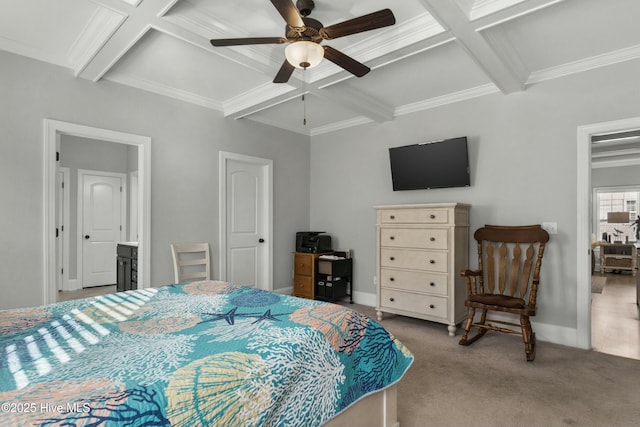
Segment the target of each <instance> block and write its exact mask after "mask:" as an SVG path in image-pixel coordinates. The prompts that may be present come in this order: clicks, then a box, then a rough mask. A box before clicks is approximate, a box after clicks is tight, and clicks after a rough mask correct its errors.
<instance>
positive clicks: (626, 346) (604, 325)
mask: <svg viewBox="0 0 640 427" xmlns="http://www.w3.org/2000/svg"><path fill="white" fill-rule="evenodd" d="M595 274H596V275H597V274H599V273H598V272H596V273H595ZM605 277H606V278H607V283H606V285H605V287H604V290H603V291H602V293H601V294H598V293H592V294H591V295H592V296H593V299H592V304H591V345H592V347H593V350H594V351H598V352H601V353H607V354H613V355H616V356H622V357H627V358H630V359H638V360H640V320H639V319H640V318H639V316H638V306H637V305H636V278H635V277H634V276H632V275H631V274H628V273H627V274H609V273H607V274H606V275H605Z"/></svg>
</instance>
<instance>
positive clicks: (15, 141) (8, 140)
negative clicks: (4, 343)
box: [0, 52, 310, 309]
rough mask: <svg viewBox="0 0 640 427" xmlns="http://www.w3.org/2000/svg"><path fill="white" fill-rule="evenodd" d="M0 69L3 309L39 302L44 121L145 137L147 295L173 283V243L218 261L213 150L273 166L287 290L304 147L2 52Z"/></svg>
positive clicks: (279, 257)
mask: <svg viewBox="0 0 640 427" xmlns="http://www.w3.org/2000/svg"><path fill="white" fill-rule="evenodd" d="M0 64H2V66H0V100H2V101H1V102H0V129H2V133H1V134H0V171H1V172H0V173H1V174H2V176H1V178H2V179H1V180H0V200H2V208H0V215H1V216H0V219H1V220H2V223H3V224H5V225H6V226H5V231H4V232H3V238H2V245H0V271H1V273H2V281H1V282H0V295H1V297H0V309H3V308H13V307H25V306H33V305H38V304H42V303H43V301H44V296H43V281H44V271H43V264H44V250H43V247H44V237H43V222H44V207H43V206H44V204H43V197H44V195H43V179H44V178H43V152H44V149H43V147H44V144H43V119H44V118H50V119H55V120H62V121H65V122H72V123H78V124H83V125H88V126H93V127H98V128H104V129H111V130H117V131H122V132H127V133H133V134H138V135H146V136H149V137H151V139H152V143H151V145H152V147H151V284H152V285H153V286H161V285H164V284H167V283H170V282H172V281H173V267H172V261H171V251H170V249H169V245H170V243H171V242H175V241H207V242H209V243H210V244H211V247H212V251H213V253H212V260H213V261H214V263H215V261H216V260H217V259H218V153H219V151H221V150H222V151H229V152H235V153H240V154H246V155H251V156H257V157H264V158H269V159H272V160H273V165H274V174H273V175H274V242H273V247H274V254H273V255H274V256H273V260H274V263H273V265H274V269H273V271H274V288H276V289H278V288H284V287H290V286H291V269H292V259H291V258H292V256H291V251H292V249H293V245H294V241H295V232H296V231H298V230H304V229H308V228H309V149H310V148H309V138H306V137H304V136H301V135H298V134H294V133H291V132H287V131H282V130H279V129H275V128H272V127H268V126H264V125H260V124H256V123H254V122H250V121H245V120H238V121H233V120H229V119H225V118H224V117H223V116H222V114H221V113H220V112H217V111H213V110H210V109H206V108H202V107H198V106H194V105H191V104H188V103H184V102H180V101H176V100H173V99H170V98H166V97H162V96H158V95H154V94H151V93H147V92H144V91H139V90H135V89H131V88H127V87H124V86H122V85H118V84H114V83H111V82H108V81H101V82H98V83H94V82H90V81H87V80H82V79H78V78H75V77H73V74H72V72H71V71H70V70H68V69H64V68H60V67H56V66H52V65H47V64H44V63H41V62H38V61H34V60H31V59H27V58H23V57H20V56H16V55H12V54H9V53H6V52H0ZM213 270H214V275H215V274H217V272H218V267H217V266H216V265H215V264H214V267H213Z"/></svg>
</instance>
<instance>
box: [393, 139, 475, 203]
mask: <svg viewBox="0 0 640 427" xmlns="http://www.w3.org/2000/svg"><path fill="white" fill-rule="evenodd" d="M389 160H390V163H391V179H392V182H393V191H400V190H419V189H429V188H448V187H465V186H467V187H468V186H470V185H471V179H470V173H469V155H468V151H467V137H460V138H451V139H445V140H440V141H433V142H425V143H420V144H413V145H405V146H402V147H391V148H389Z"/></svg>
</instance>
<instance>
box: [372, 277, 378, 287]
mask: <svg viewBox="0 0 640 427" xmlns="http://www.w3.org/2000/svg"><path fill="white" fill-rule="evenodd" d="M373 284H374V285H376V286H377V285H378V276H373Z"/></svg>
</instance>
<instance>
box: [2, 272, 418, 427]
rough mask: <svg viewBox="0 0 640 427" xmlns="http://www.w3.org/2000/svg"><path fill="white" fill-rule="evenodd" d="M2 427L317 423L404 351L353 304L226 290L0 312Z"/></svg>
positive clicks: (177, 290)
mask: <svg viewBox="0 0 640 427" xmlns="http://www.w3.org/2000/svg"><path fill="white" fill-rule="evenodd" d="M0 351H2V354H1V355H0V405H1V406H0V425H1V426H11V427H17V426H26V425H41V426H63V425H64V426H68V425H83V426H84V425H91V426H122V425H130V426H137V425H140V426H142V425H145V426H169V425H174V426H198V425H202V426H225V427H229V426H303V427H313V426H320V425H322V424H324V423H325V422H327V421H328V420H330V419H331V418H333V417H334V416H336V415H337V414H339V413H340V412H342V411H343V410H345V409H346V408H348V407H349V406H350V405H351V404H352V403H354V402H356V401H358V400H359V399H360V398H362V397H364V396H366V395H368V394H371V393H373V392H376V391H378V390H382V389H384V388H386V387H388V386H390V385H392V384H394V383H396V382H397V381H399V380H400V378H401V377H402V376H403V375H404V373H405V372H406V370H407V369H408V368H409V366H410V365H411V363H412V362H413V356H412V355H411V353H410V352H409V351H408V350H407V349H406V347H404V345H403V344H402V343H400V342H399V341H398V340H396V339H395V338H394V337H393V336H391V335H390V334H389V333H388V332H387V331H386V330H385V329H384V328H382V326H380V325H379V324H378V323H376V322H375V321H373V320H371V319H369V318H368V317H366V316H364V315H362V314H359V313H357V312H355V311H352V310H350V309H347V308H344V307H341V306H338V305H334V304H327V303H321V302H318V301H312V300H305V299H300V298H295V297H289V296H285V295H280V294H276V293H272V292H265V291H260V290H256V289H253V288H244V287H239V286H235V285H232V284H229V283H226V282H218V281H206V282H193V283H189V284H180V285H172V286H166V287H163V288H157V289H141V290H136V291H129V292H120V293H116V294H111V295H105V296H100V297H95V298H88V299H83V300H78V301H69V302H63V303H58V304H53V305H48V306H42V307H37V308H30V309H19V310H7V311H0Z"/></svg>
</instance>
